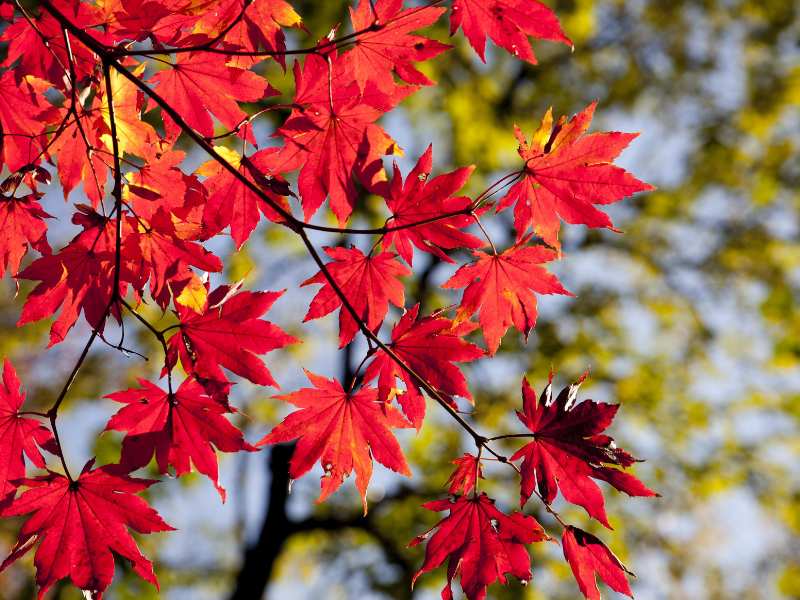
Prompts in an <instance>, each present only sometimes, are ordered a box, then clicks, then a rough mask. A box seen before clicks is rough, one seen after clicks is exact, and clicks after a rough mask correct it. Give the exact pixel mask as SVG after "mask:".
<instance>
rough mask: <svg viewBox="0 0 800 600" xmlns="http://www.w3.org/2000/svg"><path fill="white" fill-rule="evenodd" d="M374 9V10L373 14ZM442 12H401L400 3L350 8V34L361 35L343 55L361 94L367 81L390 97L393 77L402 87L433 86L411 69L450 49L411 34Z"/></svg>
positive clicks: (364, 1) (418, 9)
mask: <svg viewBox="0 0 800 600" xmlns="http://www.w3.org/2000/svg"><path fill="white" fill-rule="evenodd" d="M373 9H374V10H373ZM444 11H445V9H444V8H437V7H430V6H426V7H418V6H417V7H413V8H407V9H403V0H378V1H377V2H369V1H368V0H361V2H359V3H358V7H357V8H355V9H353V8H352V7H351V8H350V20H351V21H352V23H353V31H361V32H362V33H361V34H360V35H359V36H358V37H357V38H356V39H355V40H354V43H353V49H352V50H351V51H349V52H348V53H347V55H346V56H347V58H348V60H350V61H351V64H352V68H353V72H354V75H355V79H356V81H357V82H358V86H359V89H360V90H361V91H362V92H363V91H364V89H365V87H366V84H367V81H373V82H374V83H375V84H376V85H377V86H378V88H379V89H381V90H383V91H385V92H389V93H391V92H392V90H393V89H394V88H395V82H394V77H393V76H392V74H393V73H396V74H397V76H398V77H400V79H402V80H403V81H405V82H406V83H412V84H415V85H433V82H432V81H431V80H430V79H428V78H427V77H426V76H425V75H424V74H422V73H420V71H419V70H417V68H416V67H415V66H414V63H415V62H422V61H425V60H429V59H431V58H433V57H435V56H438V55H439V54H441V53H442V52H444V51H445V50H447V49H449V48H450V46H448V45H447V44H442V43H441V42H437V41H436V40H431V39H429V38H426V37H423V36H420V35H414V34H413V32H414V31H417V30H419V29H423V28H424V27H428V26H430V25H433V24H434V23H435V22H436V21H438V20H439V17H440V16H441V15H442V13H443V12H444Z"/></svg>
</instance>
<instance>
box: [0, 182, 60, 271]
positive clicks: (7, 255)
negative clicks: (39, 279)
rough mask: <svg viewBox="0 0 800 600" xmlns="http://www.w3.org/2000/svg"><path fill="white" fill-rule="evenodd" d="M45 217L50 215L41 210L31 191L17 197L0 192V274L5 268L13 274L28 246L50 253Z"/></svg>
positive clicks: (17, 268)
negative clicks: (0, 236)
mask: <svg viewBox="0 0 800 600" xmlns="http://www.w3.org/2000/svg"><path fill="white" fill-rule="evenodd" d="M49 218H51V215H48V214H47V213H46V212H44V209H43V208H42V205H41V204H39V202H38V199H37V197H36V195H35V194H28V195H27V196H22V197H19V198H15V197H13V196H4V195H2V194H0V230H2V232H3V236H2V238H0V277H2V276H3V275H5V273H6V269H8V270H9V271H10V272H11V273H12V274H13V275H16V273H17V271H19V265H20V263H21V262H22V257H23V256H25V254H26V252H27V251H28V248H34V249H36V250H38V251H39V252H41V253H42V254H50V252H51V250H50V244H48V243H47V224H46V223H45V222H44V219H49Z"/></svg>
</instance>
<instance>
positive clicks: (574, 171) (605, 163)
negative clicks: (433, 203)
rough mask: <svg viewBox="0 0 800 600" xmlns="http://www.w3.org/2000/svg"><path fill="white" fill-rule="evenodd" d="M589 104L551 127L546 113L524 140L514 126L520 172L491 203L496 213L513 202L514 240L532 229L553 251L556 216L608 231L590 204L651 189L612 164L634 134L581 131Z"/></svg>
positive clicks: (608, 222) (586, 124)
mask: <svg viewBox="0 0 800 600" xmlns="http://www.w3.org/2000/svg"><path fill="white" fill-rule="evenodd" d="M595 105H596V104H595V103H592V104H590V105H589V106H587V107H586V108H585V109H584V110H583V111H582V112H580V113H578V114H577V115H575V116H574V117H572V119H570V120H569V121H567V120H566V119H565V118H564V117H562V118H561V119H559V121H558V122H557V123H556V124H555V126H552V121H553V118H552V113H551V112H550V111H548V112H547V114H546V115H545V117H544V119H543V120H542V124H541V126H540V127H539V129H538V131H537V132H536V133H535V134H534V136H533V138H532V139H531V143H530V144H528V142H526V141H525V137H524V136H523V134H522V132H521V131H520V130H519V129H517V131H516V135H517V139H518V140H519V143H520V145H519V154H520V156H521V157H522V158H523V159H524V160H525V167H524V175H523V177H522V179H521V180H520V181H519V182H517V183H515V184H514V185H513V186H512V187H511V188H510V189H509V190H508V194H506V195H505V197H503V198H502V199H501V200H500V202H499V204H498V207H497V209H498V211H500V210H504V209H505V208H507V207H509V206H511V205H512V204H513V205H514V227H515V229H516V231H517V239H521V238H522V237H524V236H525V235H526V233H527V232H528V230H529V229H533V232H534V233H535V234H536V235H538V236H539V237H541V238H542V239H543V240H544V241H545V242H547V244H549V245H550V246H552V247H553V248H556V249H558V248H560V247H561V245H560V242H559V239H558V230H559V228H560V225H561V220H562V219H563V220H564V221H567V222H568V223H580V224H583V225H588V226H589V227H607V228H609V229H613V225H612V223H611V219H610V218H609V217H608V215H607V214H606V213H604V212H602V211H600V210H598V209H597V208H595V207H594V205H595V204H611V203H613V202H618V201H619V200H622V199H623V198H626V197H627V196H631V195H633V194H635V193H637V192H644V191H648V190H652V189H653V187H652V186H651V185H648V184H646V183H643V182H641V181H639V180H638V179H636V178H635V177H634V176H633V175H631V174H630V173H628V172H627V171H625V170H624V169H622V168H620V167H617V166H615V165H614V164H613V161H614V159H615V158H616V157H617V156H618V155H619V153H620V152H622V150H624V149H625V148H626V147H627V146H628V144H630V143H631V141H632V140H633V139H634V138H636V137H637V136H638V134H636V133H619V132H603V133H590V134H587V133H586V130H587V129H588V128H589V124H590V123H591V122H592V116H593V115H594V109H595Z"/></svg>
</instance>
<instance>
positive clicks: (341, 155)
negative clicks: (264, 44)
mask: <svg viewBox="0 0 800 600" xmlns="http://www.w3.org/2000/svg"><path fill="white" fill-rule="evenodd" d="M328 60H330V61H331V62H330V69H331V73H330V75H329V72H328V69H329V66H328V62H327V61H328ZM347 62H348V61H346V60H344V61H343V60H341V59H340V58H339V57H338V56H335V55H333V54H328V55H326V57H322V56H317V55H315V54H312V55H309V56H307V57H306V59H305V61H304V62H303V66H302V69H301V67H300V64H299V63H297V62H296V63H295V65H294V78H295V84H296V94H295V99H294V104H296V105H299V106H301V107H302V109H295V110H293V111H292V114H291V115H290V116H289V118H288V119H287V120H286V122H285V123H284V124H283V126H281V128H280V129H278V131H277V132H276V134H275V135H276V136H280V137H282V138H283V139H284V145H283V146H282V147H281V148H280V150H279V151H278V152H277V153H275V154H274V155H273V156H272V157H271V160H270V162H269V163H268V165H266V166H267V167H269V168H270V170H271V171H272V172H275V173H277V172H280V173H287V172H290V171H294V170H297V169H300V174H299V176H298V180H297V185H298V188H299V190H300V197H301V201H302V204H303V214H304V215H305V219H306V220H309V219H310V218H311V217H312V216H313V215H314V213H316V211H317V210H318V209H319V207H320V206H322V203H323V202H324V201H325V198H326V197H329V198H330V206H331V209H332V210H333V213H334V214H335V215H336V217H337V219H338V221H339V224H340V225H344V223H345V222H346V221H347V219H348V217H349V216H350V214H351V213H352V212H353V207H354V206H355V202H356V199H357V197H358V189H357V186H356V181H357V180H358V181H360V182H361V183H362V184H363V185H364V186H366V187H367V188H371V187H374V186H375V185H376V184H377V183H378V182H379V181H381V180H383V179H385V174H384V173H383V165H382V163H381V160H380V159H381V156H383V155H387V154H395V153H399V148H398V147H397V144H396V142H395V141H394V140H393V139H392V138H391V137H389V135H388V134H387V133H386V132H385V131H384V130H383V129H381V128H380V127H379V126H378V125H375V121H377V120H378V118H379V117H380V116H381V115H383V114H384V113H385V112H388V111H389V110H391V109H392V108H394V107H395V106H396V105H397V104H398V103H399V102H400V101H401V100H403V98H405V97H406V96H408V95H410V94H411V93H413V92H414V91H416V89H417V88H416V87H414V86H397V87H396V88H395V89H394V91H393V92H392V93H391V94H387V93H384V92H381V91H380V90H378V89H377V87H376V86H375V84H374V83H372V82H368V83H367V87H366V89H365V91H364V93H363V94H362V93H360V92H359V90H358V83H357V82H356V81H355V80H354V79H353V74H352V72H351V70H350V69H349V68H348V66H347ZM329 81H330V87H329V86H328V82H329Z"/></svg>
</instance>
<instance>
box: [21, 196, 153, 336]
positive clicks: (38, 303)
mask: <svg viewBox="0 0 800 600" xmlns="http://www.w3.org/2000/svg"><path fill="white" fill-rule="evenodd" d="M78 209H79V210H78V212H76V213H75V214H74V215H73V217H72V221H73V223H75V224H77V225H82V226H83V228H84V230H83V232H81V233H80V234H78V235H77V236H76V237H75V238H74V239H73V240H72V241H71V242H70V243H69V244H67V246H65V247H64V248H62V249H61V250H60V251H59V252H57V253H55V254H50V255H47V256H43V257H41V258H38V259H36V260H35V261H34V262H33V263H31V264H30V265H29V266H28V267H27V268H25V269H24V270H22V271H21V272H20V273H19V274H18V275H17V278H18V279H33V280H38V281H40V283H39V284H38V285H37V286H36V288H34V290H33V291H32V292H31V293H30V294H29V295H28V298H27V299H26V301H25V306H24V307H23V308H22V314H21V315H20V318H19V321H18V322H17V326H22V325H24V324H26V323H30V322H33V321H38V320H40V319H44V318H46V317H49V316H51V315H53V314H54V313H56V312H57V311H59V310H60V314H59V316H58V318H57V319H56V320H55V321H54V322H53V325H52V327H51V328H50V346H53V345H54V344H57V343H59V342H61V341H63V340H64V338H65V337H66V335H67V332H68V331H69V330H70V329H71V328H72V326H73V325H74V324H75V322H76V321H77V320H78V315H79V314H80V313H81V312H83V313H84V316H85V317H86V320H87V322H88V323H89V325H91V326H92V327H96V328H98V330H102V328H103V323H104V317H105V316H106V312H107V309H108V307H109V303H110V300H111V295H112V289H113V287H114V269H115V255H116V250H115V245H116V243H115V242H116V239H115V230H116V219H109V218H107V217H104V216H102V215H100V214H98V213H96V212H94V211H93V210H92V209H91V208H89V207H87V206H81V205H79V206H78ZM122 234H123V235H122V239H123V242H125V243H123V244H122V248H121V252H120V259H121V260H120V285H119V295H120V297H121V298H124V297H125V293H126V291H127V285H128V283H129V282H131V281H136V280H137V279H138V273H137V272H136V271H135V270H133V267H132V265H133V264H134V263H135V261H136V259H137V257H138V256H139V253H140V251H139V247H138V244H132V243H131V241H133V240H135V239H136V238H135V236H133V235H131V223H130V221H129V220H128V218H126V219H124V220H123V223H122ZM111 314H113V315H115V316H116V317H118V316H119V310H118V307H116V306H112V307H111Z"/></svg>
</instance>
